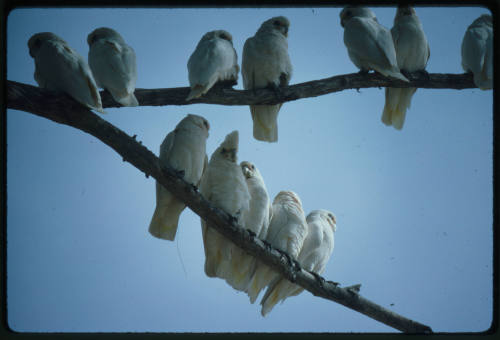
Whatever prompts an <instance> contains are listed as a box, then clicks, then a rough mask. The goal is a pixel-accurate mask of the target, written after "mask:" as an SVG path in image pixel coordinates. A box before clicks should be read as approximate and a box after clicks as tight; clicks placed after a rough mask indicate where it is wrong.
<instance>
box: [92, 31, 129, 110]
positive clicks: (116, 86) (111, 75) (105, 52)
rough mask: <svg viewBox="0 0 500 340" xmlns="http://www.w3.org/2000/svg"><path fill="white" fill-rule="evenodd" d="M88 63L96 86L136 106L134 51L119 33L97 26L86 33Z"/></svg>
mask: <svg viewBox="0 0 500 340" xmlns="http://www.w3.org/2000/svg"><path fill="white" fill-rule="evenodd" d="M87 43H88V44H89V56H88V58H89V66H90V69H91V70H92V73H93V74H94V78H95V80H96V82H97V85H98V86H99V87H102V88H103V89H106V90H108V91H109V93H111V96H112V97H113V99H114V100H115V101H116V102H118V103H120V104H121V105H123V106H137V105H139V103H138V102H137V99H136V98H135V95H134V91H135V82H136V81H137V65H136V61H135V51H134V49H133V48H132V47H130V46H129V45H127V44H126V43H125V40H123V38H122V36H121V35H120V34H119V33H118V32H116V31H115V30H113V29H111V28H107V27H101V28H97V29H95V30H94V31H92V32H91V33H90V34H89V35H88V36H87Z"/></svg>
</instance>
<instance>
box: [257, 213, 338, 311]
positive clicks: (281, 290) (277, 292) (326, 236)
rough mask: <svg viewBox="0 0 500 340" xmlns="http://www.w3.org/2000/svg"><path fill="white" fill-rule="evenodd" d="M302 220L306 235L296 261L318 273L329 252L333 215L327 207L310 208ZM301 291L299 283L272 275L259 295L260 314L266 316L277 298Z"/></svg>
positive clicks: (331, 239) (324, 265)
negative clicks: (260, 296) (262, 293)
mask: <svg viewBox="0 0 500 340" xmlns="http://www.w3.org/2000/svg"><path fill="white" fill-rule="evenodd" d="M306 221H307V237H306V239H305V240H304V243H303V245H302V248H301V250H300V253H299V255H298V259H297V261H298V262H299V263H300V266H301V267H302V268H303V269H305V270H309V271H313V272H315V273H317V274H322V273H323V272H324V270H325V268H326V263H327V262H328V260H329V259H330V257H331V255H332V252H333V244H334V243H333V242H334V239H333V234H334V232H335V230H336V221H335V216H334V215H333V214H332V213H331V212H329V211H327V210H314V211H312V212H311V213H310V214H309V215H307V219H306ZM302 291H303V288H302V287H300V286H297V285H295V284H293V283H291V282H290V281H288V280H287V279H285V278H283V277H277V278H275V279H274V281H273V282H272V283H271V284H269V286H268V288H267V290H266V293H265V294H264V297H263V298H262V301H261V305H262V310H261V314H262V316H266V315H267V314H268V313H269V312H270V311H271V310H272V309H273V307H274V306H275V305H276V303H278V302H279V301H284V300H285V299H286V298H287V297H290V296H296V295H299V294H300V293H301V292H302Z"/></svg>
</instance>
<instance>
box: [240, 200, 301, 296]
mask: <svg viewBox="0 0 500 340" xmlns="http://www.w3.org/2000/svg"><path fill="white" fill-rule="evenodd" d="M306 235H307V223H306V219H305V216H304V211H303V210H302V202H301V201H300V198H299V196H298V195H297V194H296V193H294V192H292V191H281V192H280V193H279V194H278V195H276V197H275V198H274V200H273V205H272V218H271V222H270V223H269V228H268V231H267V237H266V240H267V241H268V242H269V243H270V244H271V245H272V246H273V247H275V248H277V249H280V250H282V251H285V252H287V253H288V255H289V256H290V257H291V258H292V259H297V256H298V255H299V252H300V249H301V248H302V244H303V243H304V239H305V238H306ZM278 276H279V274H278V273H276V272H274V271H273V270H272V269H270V268H269V267H268V266H267V265H265V264H263V263H261V262H259V263H258V264H257V269H256V270H255V273H254V275H253V277H252V279H251V280H250V282H249V284H248V286H247V289H246V290H245V291H246V293H247V294H248V296H249V298H250V302H251V303H254V302H255V300H256V299H257V296H258V295H259V293H260V291H261V290H262V289H263V288H264V287H265V286H267V285H268V284H269V283H271V282H272V281H273V280H274V279H275V278H276V277H278Z"/></svg>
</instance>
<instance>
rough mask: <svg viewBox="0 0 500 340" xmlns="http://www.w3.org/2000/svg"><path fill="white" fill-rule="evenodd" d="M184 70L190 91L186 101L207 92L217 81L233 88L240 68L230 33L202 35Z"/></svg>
mask: <svg viewBox="0 0 500 340" xmlns="http://www.w3.org/2000/svg"><path fill="white" fill-rule="evenodd" d="M187 67H188V76H189V85H190V86H191V92H189V95H188V96H187V98H186V101H189V100H191V99H193V98H197V97H200V96H201V95H203V94H205V93H207V92H208V90H210V89H211V88H212V86H214V85H215V83H217V82H227V83H229V84H230V85H235V84H236V82H237V81H238V72H239V71H240V67H239V66H238V56H237V54H236V50H235V49H234V47H233V37H232V36H231V34H230V33H229V32H227V31H224V30H216V31H211V32H208V33H205V35H203V37H202V38H201V40H200V42H199V43H198V45H197V46H196V49H195V50H194V52H193V54H191V56H190V57H189V60H188V64H187Z"/></svg>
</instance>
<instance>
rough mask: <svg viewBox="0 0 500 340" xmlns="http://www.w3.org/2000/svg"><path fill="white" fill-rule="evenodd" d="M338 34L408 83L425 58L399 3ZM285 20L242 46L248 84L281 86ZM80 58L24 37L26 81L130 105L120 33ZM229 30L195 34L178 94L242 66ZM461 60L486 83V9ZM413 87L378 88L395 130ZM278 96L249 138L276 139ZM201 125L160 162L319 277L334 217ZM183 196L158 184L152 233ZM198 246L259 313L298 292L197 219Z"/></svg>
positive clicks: (128, 59)
mask: <svg viewBox="0 0 500 340" xmlns="http://www.w3.org/2000/svg"><path fill="white" fill-rule="evenodd" d="M340 19H341V25H342V27H344V43H345V45H346V47H347V51H348V54H349V57H350V59H351V61H352V62H353V63H354V64H355V65H356V66H357V67H358V68H359V69H360V70H361V72H368V71H369V70H375V71H377V72H379V73H381V74H382V75H384V76H387V77H392V78H396V79H399V80H402V81H408V79H407V78H406V77H405V75H404V73H405V72H416V71H424V70H425V67H426V64H427V61H428V59H429V56H430V49H429V44H428V42H427V39H426V36H425V33H424V31H423V28H422V25H421V23H420V21H419V19H418V17H417V15H416V12H415V10H414V9H413V8H411V7H409V6H404V7H399V8H398V10H397V13H396V17H395V19H394V26H393V28H392V29H391V30H390V31H389V30H388V29H387V28H385V27H384V26H382V25H380V24H379V23H378V22H377V19H376V17H375V14H374V13H373V12H372V11H371V10H370V9H368V8H363V7H352V6H348V7H346V8H344V9H343V10H342V12H341V13H340ZM289 26H290V22H289V20H288V19H287V18H285V17H283V16H280V17H274V18H271V19H269V20H267V21H265V22H264V23H263V24H262V25H261V27H260V28H259V29H258V30H257V32H256V33H255V35H254V36H253V37H250V38H249V39H247V40H246V42H245V45H244V47H243V54H242V67H241V74H242V78H243V86H244V88H245V89H256V88H264V87H267V88H271V89H273V90H274V91H278V92H279V91H280V88H281V87H284V86H287V85H288V84H289V82H290V79H291V76H292V65H291V62H290V57H289V55H288V43H287V37H288V28H289ZM87 42H88V44H89V54H88V64H87V63H86V62H85V60H84V59H83V58H82V57H81V56H80V55H79V54H78V53H77V52H76V51H75V50H73V49H72V48H71V47H69V46H68V44H67V43H66V42H65V41H64V40H63V39H61V38H60V37H58V36H56V35H55V34H53V33H50V32H44V33H37V34H35V35H33V36H32V37H31V38H30V39H29V42H28V46H29V51H30V55H31V56H32V57H33V58H34V60H35V75H34V77H35V80H36V81H37V83H38V84H39V86H40V87H43V88H47V89H50V90H54V91H62V92H65V93H67V94H68V95H70V96H71V97H72V98H74V99H75V100H76V101H78V102H80V103H81V104H83V105H85V106H86V107H88V108H90V109H94V110H97V111H99V112H101V113H104V111H103V108H102V103H101V98H100V94H99V91H98V88H99V87H100V88H104V89H106V90H107V91H108V92H110V94H111V95H112V97H113V98H114V100H115V101H116V102H118V103H120V104H121V105H123V106H137V105H139V103H138V101H137V99H136V97H135V95H134V91H135V83H136V79H137V70H136V60H135V52H134V50H133V48H132V47H130V46H128V45H127V44H126V42H125V40H124V39H123V38H122V37H121V36H120V34H119V33H117V32H116V31H114V30H113V29H111V28H105V27H103V28H98V29H96V30H94V31H93V32H91V33H90V34H89V35H88V37H87ZM237 61H238V58H237V53H236V51H235V49H234V47H233V43H232V36H231V34H230V33H229V32H227V31H224V30H216V31H211V32H208V33H206V34H205V35H203V37H202V38H201V40H200V42H199V43H198V45H197V46H196V49H195V51H194V52H193V53H192V55H191V56H190V58H189V60H188V64H187V66H188V73H189V83H190V87H191V91H190V93H189V95H188V97H187V98H186V101H189V100H192V99H193V98H197V97H200V96H203V95H204V94H205V93H207V92H208V91H209V90H210V88H212V87H213V86H214V85H215V84H217V83H223V84H224V85H226V86H232V85H234V84H236V82H237V80H238V73H239V71H240V67H239V66H238V62H237ZM462 67H463V69H464V70H465V71H466V72H472V73H473V77H474V83H475V84H476V86H477V87H479V88H480V89H482V90H486V89H491V88H492V86H493V27H492V18H491V16H490V15H482V16H480V17H479V18H477V19H476V20H475V21H474V22H473V23H472V24H471V25H470V26H469V27H468V28H467V30H466V32H465V35H464V38H463V42H462ZM415 91H416V88H387V89H386V90H385V98H386V102H385V107H384V111H383V114H382V122H383V123H384V124H386V125H392V126H393V127H394V128H396V129H402V127H403V124H404V120H405V114H406V110H407V109H408V108H409V107H410V103H411V98H412V96H413V95H414V93H415ZM281 106H282V104H276V105H251V106H250V111H251V115H252V119H253V135H254V138H256V139H257V140H261V141H267V142H277V140H278V127H277V118H278V113H279V110H280V109H281ZM209 129H210V124H209V123H208V121H207V120H206V119H205V118H203V117H201V116H197V115H192V114H189V115H187V116H186V117H185V118H184V119H182V120H181V121H180V122H179V123H178V124H177V126H176V127H175V129H174V130H173V131H171V132H170V133H169V134H168V135H167V136H166V137H165V139H164V141H163V143H162V144H161V146H160V155H159V158H160V162H162V163H163V164H168V165H169V166H170V167H172V168H174V169H176V170H177V171H179V172H180V173H182V175H183V177H184V179H185V180H186V181H187V182H189V183H192V184H194V185H196V186H199V188H200V192H201V194H202V195H203V196H204V197H205V198H206V199H207V200H209V201H210V202H211V203H212V204H213V205H214V206H216V207H218V208H221V209H223V210H224V211H226V212H227V213H229V214H230V215H232V216H234V217H235V218H236V219H237V221H238V224H239V225H240V226H241V227H243V228H246V229H249V230H251V231H252V232H253V233H255V234H256V235H257V236H258V237H260V238H261V239H264V240H267V241H268V242H269V243H270V244H271V245H272V246H274V247H275V248H277V249H280V250H281V251H285V252H286V253H287V254H288V255H289V256H290V257H291V258H292V259H295V260H297V261H298V262H299V263H300V265H301V266H302V268H304V269H306V270H309V271H312V272H315V273H318V274H321V273H322V272H323V271H324V270H325V267H326V263H327V261H328V260H329V258H330V256H331V254H332V251H333V245H334V232H335V230H336V220H335V216H334V214H333V213H331V212H329V211H327V210H314V211H312V212H311V213H309V214H308V215H307V217H306V216H305V213H304V211H303V209H302V203H301V200H300V198H299V196H298V195H297V194H296V193H294V192H292V191H281V192H280V193H278V195H277V196H276V197H275V198H274V200H273V201H272V202H271V200H270V198H269V196H268V193H267V189H266V186H265V183H264V179H263V177H262V175H261V173H260V172H259V170H258V169H257V167H256V166H255V165H254V164H252V163H251V162H248V161H244V162H241V163H240V164H238V162H237V153H238V131H233V132H231V133H229V134H228V135H227V136H226V138H225V140H224V141H223V142H222V143H221V144H220V146H219V147H218V148H217V149H216V150H215V151H214V152H213V154H212V156H211V158H210V161H208V157H207V155H206V141H207V138H208V135H209ZM184 209H185V205H184V204H183V203H182V202H181V201H179V200H178V199H176V197H175V196H174V195H172V194H171V193H170V192H169V191H168V190H167V189H166V188H164V187H163V186H161V185H160V184H158V183H156V208H155V211H154V214H153V217H152V219H151V223H150V226H149V231H150V233H151V234H152V235H153V236H155V237H157V238H161V239H165V240H171V241H172V240H174V239H175V235H176V232H177V227H178V221H179V216H180V214H181V213H182V211H183V210H184ZM201 226H202V235H203V244H204V249H205V273H206V275H207V276H209V277H218V278H221V279H223V280H225V281H226V282H227V283H228V284H229V285H230V286H231V287H233V288H234V289H236V290H239V291H244V292H246V293H247V294H248V296H249V298H250V301H251V302H252V303H254V302H255V301H256V299H257V297H258V295H259V294H260V292H261V291H262V290H263V289H264V288H266V287H267V290H266V292H265V293H264V296H263V298H262V300H261V305H262V310H261V313H262V315H263V316H265V315H266V314H267V313H269V312H270V311H271V310H272V308H273V307H274V305H275V304H276V303H277V302H279V301H283V300H284V299H286V298H287V297H290V296H294V295H298V294H299V293H300V292H301V291H302V290H303V289H302V288H301V287H299V286H297V285H295V284H292V283H291V282H289V281H288V280H286V279H284V278H282V277H281V276H280V275H279V274H277V273H276V272H274V271H273V270H271V269H270V268H269V267H268V266H266V265H265V264H263V263H261V262H260V261H259V260H257V259H255V258H254V257H253V256H250V255H248V254H247V253H246V252H245V251H243V250H242V249H240V248H238V247H237V246H235V245H234V244H233V243H231V242H230V241H229V240H227V239H226V238H225V237H224V236H222V235H221V234H219V233H218V232H217V231H215V229H213V228H210V227H207V225H206V223H205V221H203V220H202V221H201Z"/></svg>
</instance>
